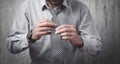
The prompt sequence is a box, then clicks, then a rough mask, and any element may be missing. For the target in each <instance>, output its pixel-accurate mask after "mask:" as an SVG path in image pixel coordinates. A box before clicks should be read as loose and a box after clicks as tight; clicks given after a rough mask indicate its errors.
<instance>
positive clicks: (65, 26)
mask: <svg viewBox="0 0 120 64" xmlns="http://www.w3.org/2000/svg"><path fill="white" fill-rule="evenodd" d="M73 27H74V26H73V25H62V26H59V27H57V28H56V30H60V29H63V28H73Z"/></svg>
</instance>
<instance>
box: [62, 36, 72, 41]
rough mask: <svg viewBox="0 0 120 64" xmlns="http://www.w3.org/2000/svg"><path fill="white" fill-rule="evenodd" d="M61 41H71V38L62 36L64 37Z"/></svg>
mask: <svg viewBox="0 0 120 64" xmlns="http://www.w3.org/2000/svg"><path fill="white" fill-rule="evenodd" d="M62 40H71V37H70V36H64V37H62Z"/></svg>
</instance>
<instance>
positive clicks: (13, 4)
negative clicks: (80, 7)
mask: <svg viewBox="0 0 120 64" xmlns="http://www.w3.org/2000/svg"><path fill="white" fill-rule="evenodd" d="M23 1H24V0H0V64H29V63H30V58H29V52H28V50H26V51H24V52H22V53H20V54H16V55H13V54H10V53H9V52H8V51H7V48H6V42H5V39H6V37H7V35H8V33H9V30H10V28H11V25H12V22H13V18H14V15H15V14H16V12H17V11H18V8H19V6H20V5H21V4H22V2H23ZM81 1H82V2H84V3H85V4H86V5H88V7H89V8H90V11H91V13H92V16H93V18H94V20H95V24H96V26H97V29H98V31H99V33H100V35H101V38H102V40H103V52H102V53H101V55H100V56H98V57H97V58H95V62H94V63H95V64H120V49H119V48H120V28H119V27H120V26H119V25H120V5H119V3H120V0H81ZM89 64H91V63H89Z"/></svg>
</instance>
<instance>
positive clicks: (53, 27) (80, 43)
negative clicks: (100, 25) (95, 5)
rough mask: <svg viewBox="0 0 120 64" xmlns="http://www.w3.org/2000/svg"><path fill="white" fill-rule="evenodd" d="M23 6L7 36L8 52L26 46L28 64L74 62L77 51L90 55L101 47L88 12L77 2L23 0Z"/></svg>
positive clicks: (74, 0)
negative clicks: (28, 54) (28, 52)
mask: <svg viewBox="0 0 120 64" xmlns="http://www.w3.org/2000/svg"><path fill="white" fill-rule="evenodd" d="M23 7H25V9H23V12H21V13H19V14H18V15H17V18H16V20H15V22H14V24H13V27H12V30H11V32H10V35H9V36H8V39H7V41H8V48H9V51H10V52H11V53H14V54H15V53H19V52H21V51H24V50H25V49H27V48H29V50H30V57H31V60H32V63H31V64H76V57H75V55H76V53H77V51H79V52H81V53H87V54H88V55H90V56H93V55H97V54H98V52H99V51H100V50H101V40H100V37H99V35H98V33H97V31H96V28H95V26H94V23H93V20H92V17H91V15H90V12H89V10H88V8H87V7H86V6H85V5H84V4H82V3H81V2H79V1H77V0H27V1H26V2H25V4H24V5H23ZM23 7H21V9H22V8H23Z"/></svg>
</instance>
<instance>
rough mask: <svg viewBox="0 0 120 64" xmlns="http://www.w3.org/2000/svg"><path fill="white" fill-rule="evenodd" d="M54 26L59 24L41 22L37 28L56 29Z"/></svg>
mask: <svg viewBox="0 0 120 64" xmlns="http://www.w3.org/2000/svg"><path fill="white" fill-rule="evenodd" d="M54 26H57V24H55V23H53V22H41V23H38V24H36V27H54Z"/></svg>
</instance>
